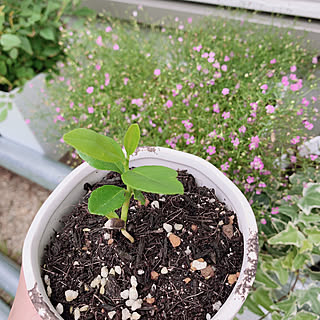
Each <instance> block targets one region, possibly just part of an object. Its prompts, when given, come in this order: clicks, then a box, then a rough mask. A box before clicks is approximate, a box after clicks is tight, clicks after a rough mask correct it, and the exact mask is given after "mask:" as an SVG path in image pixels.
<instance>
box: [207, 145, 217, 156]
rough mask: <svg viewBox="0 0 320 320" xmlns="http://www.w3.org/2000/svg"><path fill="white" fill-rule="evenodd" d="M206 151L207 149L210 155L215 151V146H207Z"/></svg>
mask: <svg viewBox="0 0 320 320" xmlns="http://www.w3.org/2000/svg"><path fill="white" fill-rule="evenodd" d="M206 151H207V153H209V155H210V156H211V155H213V154H214V153H216V147H214V146H209V147H208V148H207V150H206Z"/></svg>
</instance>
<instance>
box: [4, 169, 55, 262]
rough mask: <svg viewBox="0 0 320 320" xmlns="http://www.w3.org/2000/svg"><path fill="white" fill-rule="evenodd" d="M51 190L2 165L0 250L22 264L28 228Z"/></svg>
mask: <svg viewBox="0 0 320 320" xmlns="http://www.w3.org/2000/svg"><path fill="white" fill-rule="evenodd" d="M49 194H50V191H48V190H46V189H44V188H42V187H40V186H39V185H37V184H35V183H33V182H30V181H29V180H27V179H25V178H23V177H21V176H18V175H16V174H14V173H12V172H10V171H8V170H6V169H4V168H2V167H0V195H1V197H0V250H1V251H2V252H4V253H5V254H6V255H8V256H9V257H11V258H12V259H14V260H15V261H16V262H18V263H21V251H22V246H23V241H24V238H25V236H26V234H27V231H28V228H29V226H30V224H31V222H32V220H33V218H34V216H35V214H36V213H37V211H38V209H39V208H40V206H41V205H42V203H43V202H44V201H45V200H46V198H47V197H48V196H49Z"/></svg>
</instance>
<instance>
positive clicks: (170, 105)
mask: <svg viewBox="0 0 320 320" xmlns="http://www.w3.org/2000/svg"><path fill="white" fill-rule="evenodd" d="M166 106H167V107H168V108H171V107H172V106H173V102H172V101H171V100H168V101H167V102H166Z"/></svg>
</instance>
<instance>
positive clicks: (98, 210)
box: [88, 185, 126, 218]
mask: <svg viewBox="0 0 320 320" xmlns="http://www.w3.org/2000/svg"><path fill="white" fill-rule="evenodd" d="M125 193H126V190H125V189H123V188H120V187H117V186H112V185H106V186H102V187H100V188H98V189H96V190H94V191H92V193H91V195H90V198H89V201H88V209H89V211H90V213H94V214H98V215H102V216H107V215H108V214H110V213H111V212H113V211H114V210H116V209H119V208H120V207H121V206H122V205H123V202H124V200H125ZM118 218H119V217H118Z"/></svg>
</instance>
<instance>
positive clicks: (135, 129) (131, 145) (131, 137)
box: [124, 123, 140, 157]
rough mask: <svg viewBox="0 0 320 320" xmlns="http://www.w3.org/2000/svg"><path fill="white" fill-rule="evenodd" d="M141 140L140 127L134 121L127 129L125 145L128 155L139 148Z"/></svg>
mask: <svg viewBox="0 0 320 320" xmlns="http://www.w3.org/2000/svg"><path fill="white" fill-rule="evenodd" d="M139 141H140V128H139V126H138V125H137V124H136V123H134V124H132V125H131V126H130V127H129V129H128V130H127V132H126V134H125V136H124V147H125V149H126V151H127V156H128V157H129V156H130V155H131V154H133V153H134V151H135V150H136V149H137V147H138V144H139Z"/></svg>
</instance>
